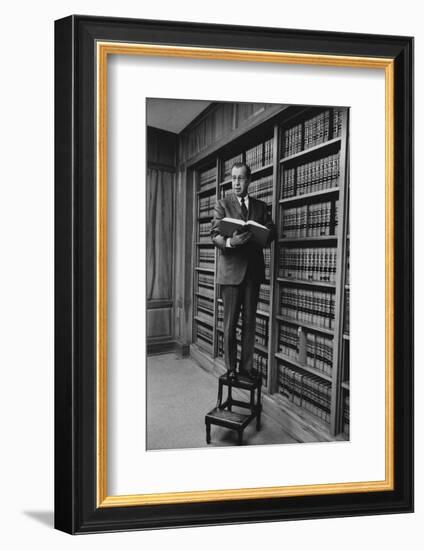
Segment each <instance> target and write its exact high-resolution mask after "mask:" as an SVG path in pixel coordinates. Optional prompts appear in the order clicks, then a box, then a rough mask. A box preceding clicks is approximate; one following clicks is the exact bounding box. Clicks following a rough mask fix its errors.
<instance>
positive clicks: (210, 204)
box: [198, 195, 216, 218]
mask: <svg viewBox="0 0 424 550" xmlns="http://www.w3.org/2000/svg"><path fill="white" fill-rule="evenodd" d="M215 203H216V198H215V195H207V196H206V197H199V213H198V215H199V217H201V218H202V217H205V216H213V214H214V209H215Z"/></svg>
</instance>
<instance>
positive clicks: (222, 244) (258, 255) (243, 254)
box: [211, 194, 275, 285]
mask: <svg viewBox="0 0 424 550" xmlns="http://www.w3.org/2000/svg"><path fill="white" fill-rule="evenodd" d="M222 218H236V219H239V220H243V219H244V218H243V215H242V213H241V206H240V203H239V201H238V199H237V197H236V195H234V194H230V195H228V197H225V198H224V199H220V200H218V202H217V203H216V205H215V212H214V219H213V222H212V229H211V237H212V241H213V243H214V244H215V246H216V247H217V248H218V249H219V257H218V276H217V281H216V282H217V283H218V284H221V285H239V284H240V283H241V282H242V281H243V279H244V277H245V275H246V272H247V269H248V268H249V276H250V277H252V279H254V280H257V281H258V282H260V283H261V282H263V281H264V280H265V263H264V255H263V252H262V247H261V246H260V245H258V244H256V243H253V242H248V243H246V244H244V245H242V246H239V247H235V248H228V247H227V246H226V241H227V238H226V237H225V236H224V235H221V233H220V232H219V220H222ZM248 219H249V220H254V221H255V222H258V223H260V224H262V225H265V226H266V227H268V229H269V230H270V234H269V238H268V242H267V244H266V246H269V245H270V244H271V242H272V241H273V240H274V238H275V226H274V224H273V223H272V220H271V216H270V215H269V213H268V208H267V205H266V203H265V202H263V201H260V200H258V199H254V198H253V197H251V196H249V212H248Z"/></svg>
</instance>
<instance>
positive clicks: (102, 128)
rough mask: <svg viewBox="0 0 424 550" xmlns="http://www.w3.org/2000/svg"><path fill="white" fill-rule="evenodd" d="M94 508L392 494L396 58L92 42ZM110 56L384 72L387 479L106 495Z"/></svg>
mask: <svg viewBox="0 0 424 550" xmlns="http://www.w3.org/2000/svg"><path fill="white" fill-rule="evenodd" d="M96 54H97V90H96V99H97V227H96V229H97V258H96V264H97V341H96V350H97V426H96V427H97V506H98V507H119V506H141V505H148V504H173V503H183V502H185V503H189V502H212V501H220V500H221V501H222V500H240V499H255V498H277V497H289V496H306V495H328V494H342V493H353V492H355V493H358V492H361V493H366V492H373V491H390V490H393V489H394V401H393V400H394V60H393V59H390V58H373V57H353V56H352V57H350V56H336V55H313V54H300V53H296V54H292V53H280V52H261V51H252V50H250V51H245V50H235V49H218V48H194V47H174V46H158V45H152V44H132V43H122V42H101V41H98V42H97V50H96ZM109 55H140V56H141V55H142V56H154V57H182V58H192V59H220V60H228V61H249V62H252V61H254V62H262V63H265V62H266V63H285V64H300V65H321V66H332V67H351V68H352V67H353V68H361V69H364V68H366V69H384V72H385V126H386V128H385V130H386V131H385V136H386V143H385V188H386V193H385V218H386V227H385V270H386V280H385V284H386V289H385V300H386V301H385V303H386V312H385V322H386V331H385V333H386V339H385V342H386V343H385V396H386V398H385V479H384V480H381V481H358V482H349V483H331V484H316V485H293V486H277V487H256V488H247V489H221V490H220V489H217V490H207V491H184V492H177V493H175V492H174V493H148V494H134V495H117V496H108V494H107V61H108V56H109Z"/></svg>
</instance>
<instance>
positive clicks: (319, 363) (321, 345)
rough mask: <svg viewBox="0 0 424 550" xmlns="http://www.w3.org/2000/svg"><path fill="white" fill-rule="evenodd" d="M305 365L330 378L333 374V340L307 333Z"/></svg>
mask: <svg viewBox="0 0 424 550" xmlns="http://www.w3.org/2000/svg"><path fill="white" fill-rule="evenodd" d="M306 365H307V366H308V367H311V368H312V369H316V370H318V371H320V372H323V373H324V374H328V375H329V376H331V374H332V372H333V339H332V338H328V337H327V336H322V335H320V334H315V333H313V332H307V333H306Z"/></svg>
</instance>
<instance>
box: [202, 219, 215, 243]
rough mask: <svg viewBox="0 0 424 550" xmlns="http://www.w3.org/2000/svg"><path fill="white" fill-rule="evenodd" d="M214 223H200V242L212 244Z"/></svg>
mask: <svg viewBox="0 0 424 550" xmlns="http://www.w3.org/2000/svg"><path fill="white" fill-rule="evenodd" d="M211 229H212V222H199V241H202V242H211Z"/></svg>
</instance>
